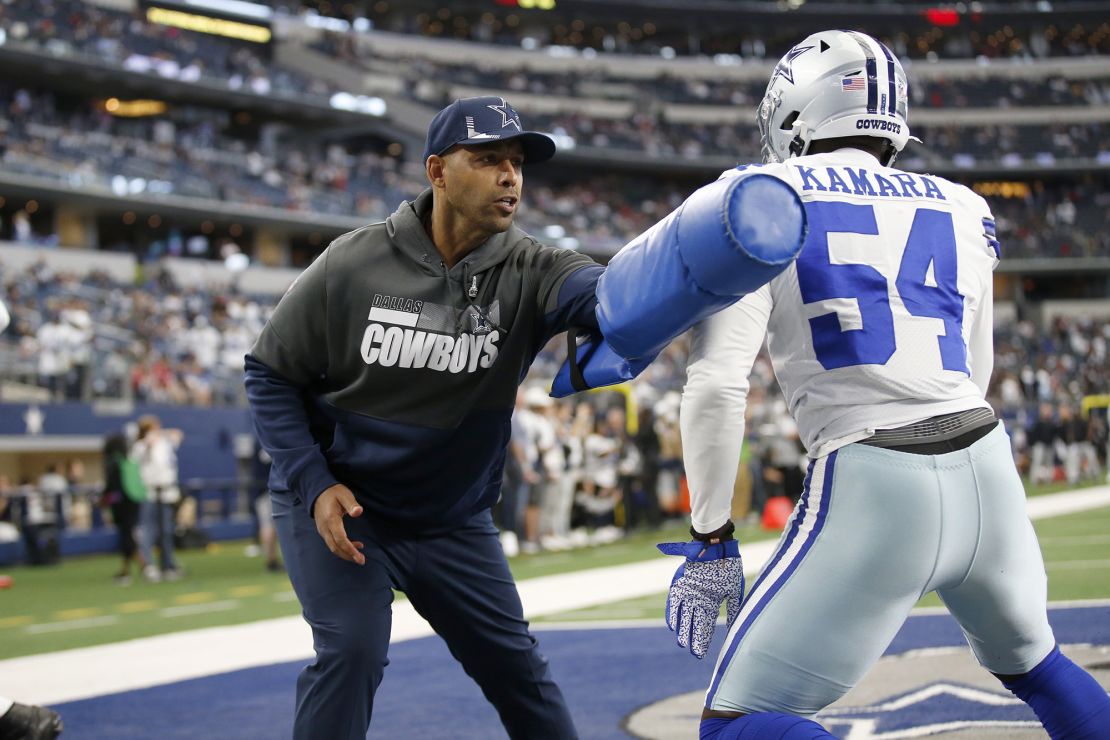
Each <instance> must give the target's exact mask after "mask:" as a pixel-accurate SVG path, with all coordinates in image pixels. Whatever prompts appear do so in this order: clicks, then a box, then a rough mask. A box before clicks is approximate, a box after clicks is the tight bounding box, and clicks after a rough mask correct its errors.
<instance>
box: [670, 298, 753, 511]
mask: <svg viewBox="0 0 1110 740" xmlns="http://www.w3.org/2000/svg"><path fill="white" fill-rule="evenodd" d="M770 314H771V292H770V289H769V288H768V287H767V286H764V287H762V288H760V289H759V290H758V291H756V292H755V293H751V294H749V295H747V296H745V297H744V298H742V299H741V300H740V301H738V302H737V303H735V304H733V305H732V306H730V307H728V308H726V309H724V310H722V311H720V312H719V313H716V314H714V315H712V316H710V317H709V318H707V319H705V320H704V321H702V322H701V323H699V324H697V325H695V326H694V328H693V329H692V330H691V331H692V335H691V337H692V343H691V351H690V360H689V362H688V364H687V368H686V385H685V387H684V388H683V390H682V410H681V415H680V423H681V428H682V457H683V461H684V463H685V467H686V475H687V478H688V480H689V483H690V508H691V514H690V519H691V524H692V525H693V527H694V529H695V530H697V531H699V532H712V531H713V530H715V529H717V528H719V527H721V526H723V525H724V523H725V522H726V521H727V520H728V518H729V514H730V512H731V509H732V490H733V486H734V485H735V484H736V471H737V467H738V466H739V464H740V450H741V447H742V446H743V442H744V412H745V410H746V408H747V397H748V386H749V383H748V376H749V374H750V373H751V369H752V364H753V363H754V362H755V357H756V355H757V354H758V353H759V348H760V347H761V346H762V345H763V337H764V335H765V334H766V332H767V321H768V319H769V317H770Z"/></svg>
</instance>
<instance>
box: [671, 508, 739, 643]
mask: <svg viewBox="0 0 1110 740" xmlns="http://www.w3.org/2000/svg"><path fill="white" fill-rule="evenodd" d="M733 529H734V527H733V525H732V522H728V523H727V524H725V526H724V527H721V529H719V530H717V531H716V532H711V533H710V534H708V535H705V534H700V533H698V532H695V531H694V530H693V528H691V529H690V534H691V535H693V536H694V538H695V539H694V540H693V541H691V542H663V543H661V544H659V545H657V547H658V548H659V551H660V552H661V553H663V554H664V555H683V556H685V558H686V562H685V563H683V564H682V565H680V566H678V570H677V571H675V574H674V578H673V579H672V580H671V588H670V591H669V592H668V594H667V609H666V619H667V626H668V627H670V628H671V631H673V632H677V633H678V646H679V647H683V648H688V649H689V650H690V652H691V653H692V654H693V655H694V656H695V657H697V658H704V657H705V654H706V653H707V652H708V651H709V643H710V642H712V641H713V630H714V628H715V627H716V625H717V615H718V614H720V611H721V603H722V602H726V601H727V607H726V614H727V615H728V626H729V627H732V623H733V622H734V621H736V617H737V616H738V615H739V614H740V603H741V601H743V599H744V565H743V563H742V562H741V560H740V543H739V542H737V541H736V540H734V539H733V538H732V532H733Z"/></svg>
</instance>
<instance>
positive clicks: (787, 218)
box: [597, 174, 806, 359]
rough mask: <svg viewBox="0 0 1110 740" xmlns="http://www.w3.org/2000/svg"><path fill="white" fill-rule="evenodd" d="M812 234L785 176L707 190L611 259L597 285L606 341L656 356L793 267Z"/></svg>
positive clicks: (631, 354)
mask: <svg viewBox="0 0 1110 740" xmlns="http://www.w3.org/2000/svg"><path fill="white" fill-rule="evenodd" d="M805 237H806V218H805V211H804V210H803V209H802V202H801V200H800V199H799V198H798V196H797V194H796V193H795V192H794V190H793V188H791V187H790V186H789V185H787V184H786V183H785V182H783V181H782V180H780V179H778V178H777V177H773V176H771V175H763V174H751V175H746V176H739V177H731V178H726V179H721V180H717V181H716V182H713V183H712V184H710V185H706V186H705V187H703V188H700V189H699V190H697V191H696V192H694V194H693V195H691V196H690V197H689V198H687V199H686V201H685V202H684V203H683V204H682V205H681V206H679V207H678V208H677V209H676V210H675V211H674V212H673V213H671V214H670V215H668V216H667V217H666V218H665V219H663V220H662V221H660V222H659V223H657V224H656V225H655V226H653V227H651V228H650V229H648V230H647V231H645V232H644V233H643V234H641V235H640V236H638V237H636V239H634V240H633V241H631V242H629V243H628V244H627V245H626V246H625V247H624V248H623V249H621V251H620V252H618V253H617V254H616V256H615V257H613V259H612V260H611V261H610V262H609V265H608V267H606V269H605V273H604V274H603V275H602V277H601V280H600V281H599V282H598V285H597V298H598V305H597V316H598V321H599V323H600V325H601V330H602V333H603V334H604V336H605V341H606V342H607V343H608V344H609V345H610V346H611V347H612V349H613V350H614V351H615V352H616V353H617V354H618V355H620V356H621V357H625V358H629V359H631V358H647V357H654V356H655V355H657V354H658V353H659V352H660V351H661V350H662V349H663V347H665V346H666V345H667V343H668V342H670V341H671V340H672V339H674V338H675V337H677V336H678V335H679V334H681V333H682V332H684V331H686V329H688V328H690V327H691V326H693V325H694V324H695V323H697V322H698V321H700V320H701V319H703V318H705V317H706V316H709V315H710V314H713V313H715V312H717V311H719V310H721V309H722V308H725V307H726V306H729V305H731V304H732V303H735V302H736V301H737V300H739V299H740V298H741V297H742V296H744V295H746V294H748V293H751V292H752V291H754V290H757V289H758V288H760V287H762V286H763V285H765V284H766V283H767V282H769V281H770V280H771V279H772V278H774V277H775V276H776V275H778V274H779V273H780V272H782V271H783V270H784V269H786V267H787V266H788V265H789V264H790V263H791V262H792V261H793V260H794V258H795V257H797V256H798V252H799V251H801V248H802V245H803V244H804V243H805Z"/></svg>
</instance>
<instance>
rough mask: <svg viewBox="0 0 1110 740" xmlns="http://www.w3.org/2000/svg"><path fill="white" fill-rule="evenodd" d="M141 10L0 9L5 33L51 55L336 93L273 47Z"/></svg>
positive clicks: (233, 83)
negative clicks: (157, 19) (285, 63)
mask: <svg viewBox="0 0 1110 740" xmlns="http://www.w3.org/2000/svg"><path fill="white" fill-rule="evenodd" d="M139 8H140V6H139V5H138V4H136V12H134V13H128V12H125V11H121V10H116V9H114V8H111V7H108V6H107V5H104V4H94V3H88V2H83V0H37V1H36V2H34V3H23V2H16V3H10V2H8V3H2V4H0V29H2V30H3V32H4V34H5V36H6V38H7V40H9V41H12V42H16V43H28V44H34V45H36V46H38V47H39V48H41V49H44V50H46V51H49V52H50V53H52V54H56V55H61V54H73V53H77V54H83V55H87V56H91V57H94V58H96V59H97V60H99V61H100V62H102V63H107V64H111V65H114V66H118V67H121V68H123V69H126V70H130V71H134V72H150V73H153V74H156V75H158V76H159V77H165V78H168V79H175V80H179V81H181V82H199V81H204V82H209V83H212V82H215V83H217V84H219V85H221V86H223V87H226V88H227V89H229V90H244V91H248V92H252V93H255V94H257V95H270V94H274V93H281V94H285V95H287V96H294V95H295V96H303V95H306V94H307V95H314V96H319V97H324V96H327V95H329V94H330V93H331V92H332V89H331V87H330V86H329V85H328V84H327V83H326V82H324V81H323V80H320V79H317V78H311V77H308V76H305V75H302V74H300V73H298V72H296V71H294V70H291V69H287V68H285V67H282V66H281V65H280V64H277V63H276V62H275V61H274V59H272V58H271V57H270V54H269V52H268V50H269V48H270V47H269V46H267V45H260V44H252V43H248V42H245V41H236V40H233V39H229V38H225V37H221V36H214V35H211V34H205V33H195V32H192V31H185V30H182V29H179V28H174V27H171V26H165V25H161V24H158V23H152V22H150V21H148V20H147V19H146V18H145V17H144V16H143V14H142V12H141V11H140V10H139Z"/></svg>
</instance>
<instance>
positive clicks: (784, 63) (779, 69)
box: [771, 45, 813, 85]
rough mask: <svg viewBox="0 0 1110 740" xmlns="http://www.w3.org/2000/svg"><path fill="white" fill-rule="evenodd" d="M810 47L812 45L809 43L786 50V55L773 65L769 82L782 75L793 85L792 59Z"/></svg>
mask: <svg viewBox="0 0 1110 740" xmlns="http://www.w3.org/2000/svg"><path fill="white" fill-rule="evenodd" d="M812 48H813V46H812V45H810V46H795V47H794V48H793V49H791V50H790V51H788V52H786V56H784V57H783V58H782V59H781V60H779V63H778V64H777V65H775V73H774V74H773V75H771V82H772V83H774V81H775V78H777V77H782V78H783V79H784V80H786V81H787V82H789V83H790V84H791V85H793V84H794V68H793V66H792V65H793V63H794V60H795V59H797V58H798V57H800V56H801V55H802V54H805V53H806V52H807V51H809V50H810V49H812Z"/></svg>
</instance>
